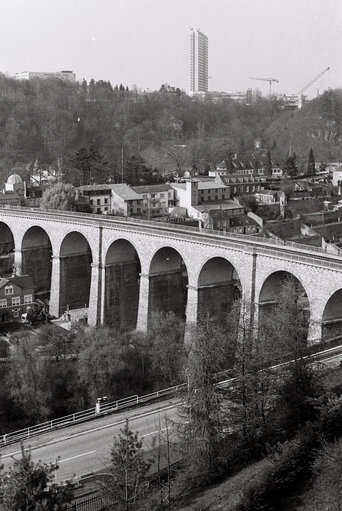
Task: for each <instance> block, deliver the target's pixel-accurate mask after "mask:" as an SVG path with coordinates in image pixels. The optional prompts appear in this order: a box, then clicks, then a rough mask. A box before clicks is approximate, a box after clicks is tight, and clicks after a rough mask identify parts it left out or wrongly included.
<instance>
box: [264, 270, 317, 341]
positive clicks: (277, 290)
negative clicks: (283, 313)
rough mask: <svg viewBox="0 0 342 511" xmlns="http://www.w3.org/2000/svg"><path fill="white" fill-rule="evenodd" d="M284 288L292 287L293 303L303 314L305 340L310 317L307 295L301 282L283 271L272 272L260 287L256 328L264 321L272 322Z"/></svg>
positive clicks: (284, 290)
mask: <svg viewBox="0 0 342 511" xmlns="http://www.w3.org/2000/svg"><path fill="white" fill-rule="evenodd" d="M286 286H290V289H291V286H294V288H293V293H294V295H295V300H296V302H295V303H296V304H298V306H299V307H300V310H301V311H302V312H303V316H304V319H303V321H304V324H303V330H304V332H306V334H305V335H306V338H307V335H308V331H309V323H310V315H311V311H310V302H309V298H308V294H307V292H306V289H305V287H304V285H303V284H302V282H301V280H300V279H299V278H298V277H297V276H296V275H294V274H293V273H291V272H289V271H285V270H278V271H275V272H272V273H271V274H270V275H268V276H267V277H266V278H265V280H264V282H263V284H262V286H261V290H260V293H259V300H258V306H259V310H258V327H259V329H261V328H262V327H263V325H265V324H266V321H272V316H273V314H275V311H276V309H277V307H278V306H279V304H280V301H281V300H283V299H284V296H283V293H284V294H286Z"/></svg>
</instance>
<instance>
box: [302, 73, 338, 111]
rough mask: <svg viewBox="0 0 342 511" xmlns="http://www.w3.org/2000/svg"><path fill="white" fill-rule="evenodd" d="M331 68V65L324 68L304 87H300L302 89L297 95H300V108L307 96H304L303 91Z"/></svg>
mask: <svg viewBox="0 0 342 511" xmlns="http://www.w3.org/2000/svg"><path fill="white" fill-rule="evenodd" d="M329 69H330V67H326V68H325V69H323V71H321V72H320V73H318V75H316V76H315V77H314V78H313V79H312V80H311V81H310V82H309V83H307V84H306V85H304V87H303V88H302V89H300V91H298V92H297V96H298V108H302V104H303V101H304V100H305V97H304V96H303V92H305V91H306V89H308V88H309V87H311V85H313V84H314V83H315V82H317V80H319V79H320V78H321V77H322V76H323V75H325V73H326V72H327V71H329Z"/></svg>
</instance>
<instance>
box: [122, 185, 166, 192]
mask: <svg viewBox="0 0 342 511" xmlns="http://www.w3.org/2000/svg"><path fill="white" fill-rule="evenodd" d="M132 190H135V191H136V192H137V193H158V192H167V191H168V190H172V187H171V186H170V185H167V184H160V185H141V186H132Z"/></svg>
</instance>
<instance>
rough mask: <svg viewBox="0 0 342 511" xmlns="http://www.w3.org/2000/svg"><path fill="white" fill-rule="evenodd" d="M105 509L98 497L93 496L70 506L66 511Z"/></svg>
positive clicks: (100, 510) (98, 510) (99, 510)
mask: <svg viewBox="0 0 342 511" xmlns="http://www.w3.org/2000/svg"><path fill="white" fill-rule="evenodd" d="M104 509H106V507H105V506H104V503H103V501H102V498H101V496H100V495H93V496H91V497H88V498H87V499H85V500H82V501H80V502H74V503H72V504H70V505H69V506H68V507H67V508H66V511H102V510H104ZM107 509H108V508H107Z"/></svg>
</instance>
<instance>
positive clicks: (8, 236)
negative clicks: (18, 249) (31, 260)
mask: <svg viewBox="0 0 342 511" xmlns="http://www.w3.org/2000/svg"><path fill="white" fill-rule="evenodd" d="M14 250H15V245H14V237H13V234H12V231H11V229H10V227H9V226H8V225H7V224H6V223H4V222H0V276H3V277H6V276H7V275H11V274H12V272H13V266H14Z"/></svg>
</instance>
